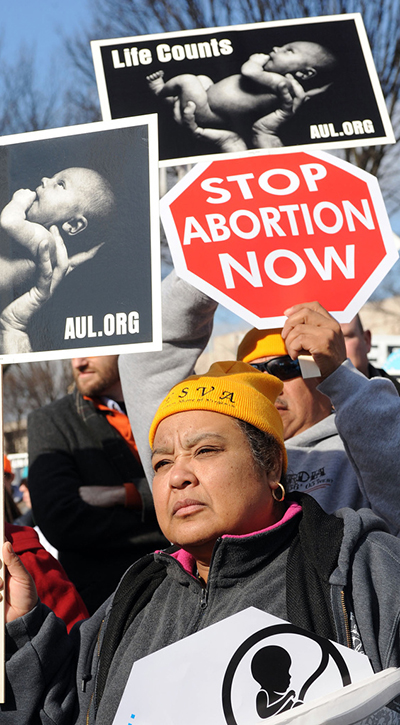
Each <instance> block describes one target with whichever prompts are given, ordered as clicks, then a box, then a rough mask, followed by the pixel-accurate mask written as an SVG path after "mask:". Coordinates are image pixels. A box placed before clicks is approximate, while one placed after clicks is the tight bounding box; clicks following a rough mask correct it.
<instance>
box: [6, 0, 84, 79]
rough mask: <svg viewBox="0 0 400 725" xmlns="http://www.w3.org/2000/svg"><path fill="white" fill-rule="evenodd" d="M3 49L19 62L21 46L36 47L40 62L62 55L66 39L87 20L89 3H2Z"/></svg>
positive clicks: (53, 0)
mask: <svg viewBox="0 0 400 725" xmlns="http://www.w3.org/2000/svg"><path fill="white" fill-rule="evenodd" d="M0 9H1V13H0V16H1V30H0V38H2V42H3V49H4V52H5V53H6V54H7V56H8V58H9V60H10V61H11V60H12V59H13V58H17V57H18V55H19V49H20V45H21V43H27V44H28V45H29V46H30V45H32V44H33V45H34V47H35V49H36V54H37V58H38V61H39V62H42V63H41V64H43V65H48V64H49V56H54V58H55V57H56V56H57V54H59V51H60V45H61V44H62V41H63V37H65V36H67V37H68V36H71V35H73V34H74V33H76V32H77V31H78V30H79V26H80V24H81V23H82V22H85V20H87V19H88V16H89V3H88V1H87V0H0Z"/></svg>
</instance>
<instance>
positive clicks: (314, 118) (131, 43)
mask: <svg viewBox="0 0 400 725" xmlns="http://www.w3.org/2000/svg"><path fill="white" fill-rule="evenodd" d="M92 52H93V61H94V66H95V71H96V78H97V85H98V90H99V96H100V103H101V109H102V114H103V118H104V119H106V120H107V119H111V118H122V117H124V116H129V115H132V114H133V113H135V114H139V113H153V112H155V113H157V114H158V116H159V142H160V165H163V166H168V165H172V164H178V163H187V162H189V161H193V160H195V159H197V158H198V157H199V156H201V157H203V156H204V155H207V156H210V157H214V156H215V155H216V154H220V153H239V152H246V153H248V152H249V150H250V151H251V150H252V149H264V148H271V147H273V148H276V147H277V146H285V147H289V148H293V147H295V146H299V145H300V146H304V145H312V146H315V147H316V148H320V147H322V146H323V147H325V148H338V147H341V148H343V147H355V146H360V145H363V146H366V145H371V144H374V145H375V144H377V143H394V142H395V138H394V135H393V130H392V128H391V124H390V120H389V116H388V112H387V109H386V105H385V101H384V97H383V94H382V91H381V88H380V85H379V81H378V76H377V73H376V70H375V66H374V63H373V59H372V54H371V50H370V47H369V44H368V39H367V36H366V33H365V28H364V25H363V22H362V18H361V15H360V14H358V13H354V14H352V13H348V14H346V15H334V16H324V17H319V18H318V17H317V18H315V17H314V18H298V19H296V20H281V21H274V22H267V23H255V24H252V25H238V26H228V27H219V28H207V29H202V30H198V29H196V30H188V31H182V32H180V33H163V34H155V35H146V36H145V35H142V36H137V37H127V38H113V39H111V40H110V39H107V40H96V41H92Z"/></svg>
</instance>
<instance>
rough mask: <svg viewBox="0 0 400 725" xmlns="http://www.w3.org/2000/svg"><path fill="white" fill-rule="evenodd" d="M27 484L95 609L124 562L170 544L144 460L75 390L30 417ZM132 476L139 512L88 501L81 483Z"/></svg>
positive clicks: (43, 523) (41, 519)
mask: <svg viewBox="0 0 400 725" xmlns="http://www.w3.org/2000/svg"><path fill="white" fill-rule="evenodd" d="M28 440H29V489H30V493H31V498H32V506H33V512H34V517H35V521H36V523H37V525H38V526H39V527H40V529H41V530H42V531H43V533H44V535H45V536H46V538H47V539H48V540H49V541H50V543H51V544H52V545H53V546H55V547H56V549H58V551H59V559H60V562H61V563H62V565H63V566H64V568H65V569H66V571H67V574H68V575H69V577H70V578H71V579H72V581H73V582H74V584H75V585H76V587H77V589H78V591H79V592H80V594H81V596H82V598H83V599H84V601H85V603H86V606H87V607H88V609H89V611H90V612H93V611H95V610H96V609H97V607H98V606H99V605H100V604H102V603H103V601H104V600H105V599H106V598H107V597H108V596H109V595H110V594H111V593H112V592H113V591H114V589H115V587H116V585H117V584H118V581H119V579H120V577H121V576H122V574H123V573H124V571H125V570H126V568H127V567H128V566H129V565H130V564H132V562H133V561H135V560H136V559H138V558H139V557H141V556H143V555H144V554H145V553H148V552H150V551H153V550H154V549H156V548H160V547H162V546H165V543H166V541H165V539H164V537H163V536H162V534H161V532H160V530H159V528H158V525H157V523H156V519H155V514H154V508H153V503H152V498H151V494H150V491H149V487H148V484H147V481H146V479H145V478H144V475H143V470H142V467H141V465H140V464H139V463H138V462H137V460H136V458H135V456H134V455H133V454H132V453H131V451H130V450H129V448H128V446H127V445H126V443H125V441H124V440H123V438H122V437H121V436H120V434H119V433H118V432H117V431H116V429H115V428H114V427H113V426H111V425H110V424H109V423H108V421H107V418H106V415H105V414H104V413H103V412H102V411H99V410H98V409H97V408H96V407H95V406H94V405H93V403H92V402H91V401H89V400H85V399H84V398H83V397H82V396H81V395H80V394H79V393H78V392H77V391H76V392H74V393H72V394H71V395H67V396H65V397H64V398H62V399H60V400H57V401H56V402H54V403H51V404H50V405H47V406H45V407H43V408H40V409H38V410H35V411H34V412H33V413H31V414H30V416H29V418H28ZM129 481H134V483H135V484H136V486H137V488H138V490H139V492H140V494H141V496H142V500H143V509H142V511H141V512H140V511H133V510H129V509H126V508H124V507H123V506H114V507H111V508H101V507H98V506H91V505H89V504H87V503H85V502H84V501H83V500H82V499H81V497H80V495H79V487H80V486H114V485H115V486H120V485H122V484H123V483H128V482H129Z"/></svg>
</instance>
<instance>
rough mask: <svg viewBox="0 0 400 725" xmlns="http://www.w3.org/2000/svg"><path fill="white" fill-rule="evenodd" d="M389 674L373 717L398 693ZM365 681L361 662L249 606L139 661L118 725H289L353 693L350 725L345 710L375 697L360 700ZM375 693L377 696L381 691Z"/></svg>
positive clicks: (365, 665) (368, 673)
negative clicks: (271, 720)
mask: <svg viewBox="0 0 400 725" xmlns="http://www.w3.org/2000/svg"><path fill="white" fill-rule="evenodd" d="M396 672H397V671H396ZM388 673H389V671H388ZM389 674H390V676H391V677H392V681H391V682H390V686H391V688H392V689H390V691H389V692H385V694H383V695H382V694H381V693H379V694H378V697H376V699H375V700H374V701H373V702H371V703H369V705H368V707H369V712H373V711H374V710H376V709H377V708H379V707H381V706H382V705H383V704H384V703H385V702H386V703H387V702H388V701H390V700H391V699H392V698H393V697H394V696H395V694H396V690H397V691H399V690H400V685H399V675H398V672H397V674H395V675H394V676H393V673H392V672H390V673H389ZM368 678H372V679H371V683H373V682H374V677H373V673H372V668H371V665H370V664H369V660H368V659H367V657H365V656H364V655H361V654H359V653H358V652H355V651H353V650H350V649H348V648H347V647H342V646H341V645H338V644H336V643H333V642H330V641H329V640H326V639H323V638H322V637H319V636H317V635H314V634H312V633H310V632H307V631H305V630H301V629H299V628H297V627H295V626H294V625H292V624H289V623H288V622H284V621H283V620H281V619H278V618H277V617H273V616H272V615H269V614H267V613H265V612H262V611H261V610H259V609H256V608H254V607H249V608H248V609H246V610H244V611H242V612H239V613H238V614H235V615H233V616H232V617H228V618H227V619H225V620H223V621H222V622H219V623H218V624H214V625H212V626H210V627H207V628H206V629H203V630H202V631H200V632H197V633H196V634H193V635H190V636H189V637H186V638H185V639H183V640H181V641H179V642H176V643H175V644H173V645H170V646H169V647H165V648H164V649H162V650H159V651H158V652H155V653H154V654H151V655H149V656H148V657H144V658H143V659H141V660H139V661H137V662H136V663H135V664H134V666H133V668H132V671H131V674H130V677H129V679H128V682H127V684H126V687H125V691H124V694H123V697H122V699H121V702H120V705H119V708H118V711H117V714H116V716H115V719H114V721H113V725H160V723H163V724H165V725H188V723H191V725H204V723H212V724H213V725H256V723H261V722H262V721H263V720H265V719H266V718H268V717H271V716H272V715H274V716H279V718H278V720H279V722H282V723H284V722H290V720H291V719H292V716H294V714H295V713H298V714H299V715H300V713H301V712H303V711H304V710H306V708H307V707H309V706H310V703H314V701H316V700H319V699H320V698H323V697H325V698H326V696H329V694H330V693H333V692H334V693H335V696H334V698H332V703H333V701H334V700H335V702H339V701H340V695H341V691H342V688H343V687H345V686H349V688H348V689H347V688H346V692H348V693H352V694H351V696H350V699H349V700H347V701H346V705H345V706H344V707H343V708H342V711H343V712H342V714H343V719H342V720H340V722H341V723H342V725H346V723H350V722H355V720H356V719H358V718H355V719H348V720H346V715H345V711H346V710H347V709H352V708H353V707H355V706H358V705H360V703H361V705H365V703H366V702H367V700H368V698H369V695H370V694H371V693H370V691H368V692H367V691H366V690H364V694H363V695H362V694H361V697H360V687H359V685H357V683H361V682H364V681H365V680H366V679H368ZM393 678H394V684H393ZM371 686H372V689H373V691H374V696H376V695H377V692H376V690H379V689H380V690H382V689H384V688H382V685H381V684H378V686H377V687H376V686H375V690H374V685H371ZM351 688H352V689H351ZM343 692H344V691H343ZM361 692H362V691H361ZM354 693H356V694H354ZM357 698H358V699H357ZM332 703H331V704H332ZM300 707H301V708H302V709H300V710H299V708H300ZM338 707H339V708H340V705H339V706H338ZM367 709H368V708H367ZM362 711H363V712H364V713H365V712H366V709H365V707H364V709H363V710H362ZM336 712H338V710H336ZM352 717H353V718H354V712H353V715H352ZM286 718H287V720H286ZM313 722H315V723H318V722H323V721H319V720H318V719H317V720H315V721H314V720H313Z"/></svg>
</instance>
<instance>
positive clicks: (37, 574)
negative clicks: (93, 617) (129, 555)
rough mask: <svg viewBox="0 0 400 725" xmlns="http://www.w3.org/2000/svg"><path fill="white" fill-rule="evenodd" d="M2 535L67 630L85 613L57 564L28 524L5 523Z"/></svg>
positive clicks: (76, 594)
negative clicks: (3, 534)
mask: <svg viewBox="0 0 400 725" xmlns="http://www.w3.org/2000/svg"><path fill="white" fill-rule="evenodd" d="M4 528H5V535H6V538H7V539H8V541H10V542H11V544H12V546H13V549H14V551H15V553H16V554H18V556H19V558H20V559H21V561H22V563H23V565H24V566H25V568H26V569H27V570H28V571H29V573H30V575H31V577H32V578H33V580H34V582H35V584H36V589H37V593H38V595H39V598H40V600H41V601H42V602H43V603H44V604H47V606H48V607H49V608H50V609H52V610H53V612H54V613H55V614H56V615H57V617H59V618H60V619H63V620H64V622H65V624H66V625H67V629H68V632H69V630H70V629H71V627H72V626H73V625H74V624H75V622H79V620H81V619H86V618H87V617H88V616H89V614H88V611H87V609H86V607H85V605H84V603H83V601H82V599H81V597H80V596H79V594H78V592H77V590H76V589H75V586H74V585H73V584H72V582H71V581H70V580H69V579H68V577H67V575H66V573H65V571H64V569H63V568H62V566H61V564H60V563H59V562H58V561H57V559H55V558H54V556H52V555H51V554H50V553H49V552H48V551H46V549H45V548H44V547H43V546H42V545H41V543H40V542H39V537H38V535H37V533H36V531H35V530H34V529H32V528H31V527H30V526H14V524H7V523H6V524H5V525H4Z"/></svg>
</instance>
